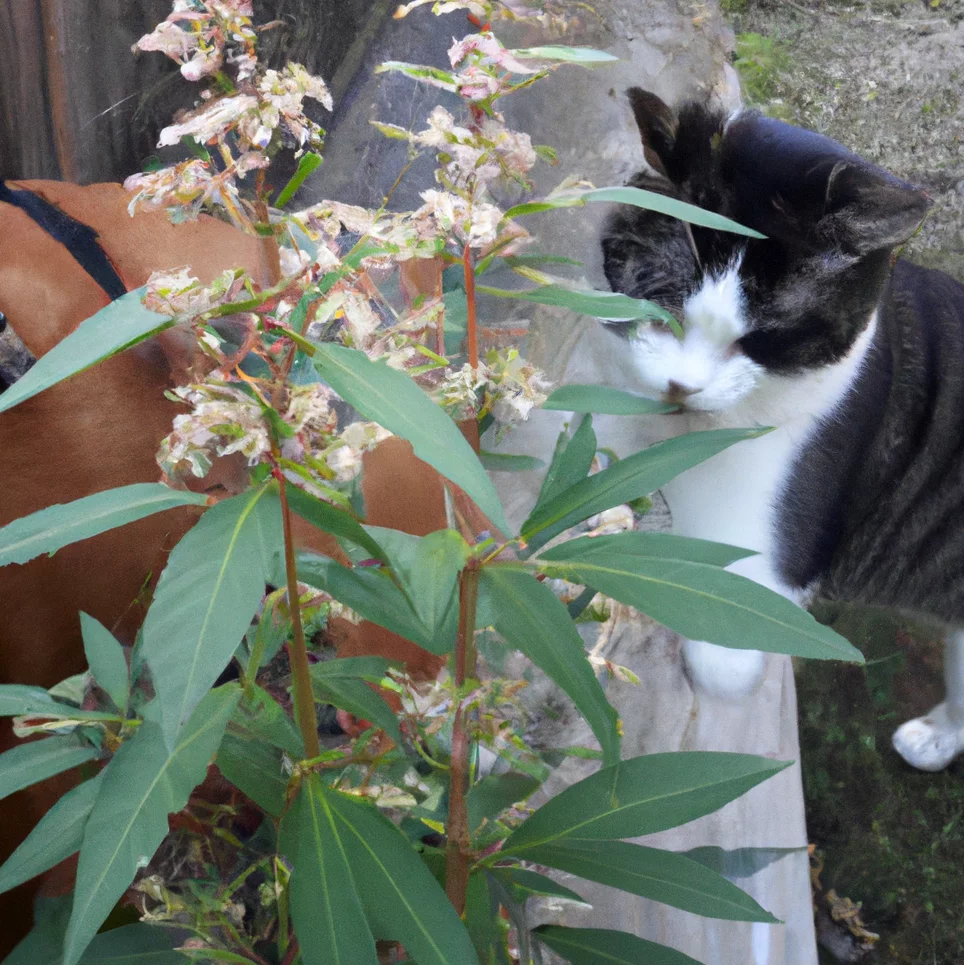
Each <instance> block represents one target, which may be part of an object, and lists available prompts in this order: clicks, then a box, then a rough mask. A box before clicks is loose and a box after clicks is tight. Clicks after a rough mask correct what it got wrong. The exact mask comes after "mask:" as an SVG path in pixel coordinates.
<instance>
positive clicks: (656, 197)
mask: <svg viewBox="0 0 964 965" xmlns="http://www.w3.org/2000/svg"><path fill="white" fill-rule="evenodd" d="M582 197H583V198H584V199H585V200H586V201H587V202H590V203H592V202H597V201H610V202H614V203H616V204H630V205H632V206H633V207H635V208H645V209H646V210H647V211H655V212H657V213H658V214H665V215H669V216H670V217H671V218H678V219H679V220H680V221H688V222H689V223H690V224H695V225H700V226H701V227H703V228H712V229H713V230H714V231H730V232H732V233H733V234H736V235H746V236H747V237H748V238H766V235H761V234H760V232H759V231H754V230H753V229H752V228H746V227H744V226H743V225H741V224H739V223H737V222H736V221H731V220H730V219H729V218H724V217H723V216H722V215H719V214H715V213H714V212H712V211H706V210H704V209H703V208H698V207H697V206H696V205H695V204H687V203H686V202H685V201H677V200H676V198H670V197H668V196H667V195H665V194H659V193H657V192H656V191H644V190H643V189H642V188H628V187H616V188H594V189H593V190H591V191H586V192H585V194H583V195H582Z"/></svg>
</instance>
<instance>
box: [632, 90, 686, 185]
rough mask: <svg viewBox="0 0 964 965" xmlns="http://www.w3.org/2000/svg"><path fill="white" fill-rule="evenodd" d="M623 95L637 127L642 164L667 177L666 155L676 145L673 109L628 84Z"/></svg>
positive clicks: (645, 91) (675, 118)
mask: <svg viewBox="0 0 964 965" xmlns="http://www.w3.org/2000/svg"><path fill="white" fill-rule="evenodd" d="M626 96H627V97H628V98H629V103H630V106H631V107H632V109H633V117H635V118H636V126H637V127H638V128H639V136H640V138H641V139H642V142H643V156H644V157H645V158H646V163H647V164H648V165H649V166H650V167H651V168H653V169H654V170H655V171H657V172H658V173H659V174H662V175H663V177H668V173H667V171H668V168H669V165H670V158H671V157H672V154H673V148H674V146H675V144H676V129H677V124H678V119H677V117H676V114H675V112H674V111H673V110H672V109H671V108H670V107H668V106H667V105H666V104H665V103H664V102H663V101H661V100H660V99H659V98H658V97H657V96H656V95H655V94H652V93H650V92H649V91H647V90H643V89H642V88H641V87H630V88H629V90H628V91H626Z"/></svg>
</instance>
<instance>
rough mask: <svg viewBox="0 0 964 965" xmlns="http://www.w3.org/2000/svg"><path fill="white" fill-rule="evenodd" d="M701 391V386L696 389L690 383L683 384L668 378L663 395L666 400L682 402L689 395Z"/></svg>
mask: <svg viewBox="0 0 964 965" xmlns="http://www.w3.org/2000/svg"><path fill="white" fill-rule="evenodd" d="M702 391H703V390H702V389H701V388H699V389H698V388H695V387H694V386H692V385H683V384H682V383H681V382H675V381H674V380H673V379H670V381H669V384H668V385H667V386H666V392H665V394H664V395H665V398H666V401H667V402H682V401H683V400H684V399H688V398H689V397H690V396H691V395H697V394H698V393H700V392H702Z"/></svg>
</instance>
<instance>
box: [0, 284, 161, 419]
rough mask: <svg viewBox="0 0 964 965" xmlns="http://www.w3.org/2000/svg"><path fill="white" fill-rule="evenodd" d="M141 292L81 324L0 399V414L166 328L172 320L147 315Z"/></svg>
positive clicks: (113, 303) (151, 314)
mask: <svg viewBox="0 0 964 965" xmlns="http://www.w3.org/2000/svg"><path fill="white" fill-rule="evenodd" d="M144 291H145V289H144V288H137V289H135V290H134V291H132V292H128V293H127V294H126V295H121V297H120V298H117V299H115V300H114V301H112V302H111V303H110V304H109V305H108V306H106V307H105V308H102V309H101V310H100V311H99V312H97V314H96V315H92V316H91V317H90V318H88V319H85V320H84V321H83V322H81V323H80V325H78V326H77V328H75V329H74V331H72V332H71V333H70V334H69V335H68V336H67V337H66V338H65V339H62V340H61V341H60V342H58V343H57V344H56V345H55V346H54V347H53V348H52V349H51V350H50V351H49V352H47V354H46V355H42V356H41V357H40V358H39V359H37V362H36V364H35V365H34V366H33V367H32V368H31V369H30V371H29V372H27V373H26V375H24V376H23V377H22V378H20V379H18V380H17V381H16V382H15V383H14V384H13V385H12V386H10V388H9V389H7V390H6V391H5V392H4V393H3V395H2V396H0V412H6V411H7V409H12V408H13V407H14V406H15V405H17V404H18V403H20V402H23V401H24V399H29V398H31V397H32V396H35V395H36V394H37V393H38V392H43V390H44V389H49V388H50V386H52V385H56V384H57V383H58V382H63V380H64V379H68V378H70V376H72V375H77V373H78V372H83V371H85V370H86V369H89V368H91V367H93V366H94V365H96V364H97V363H98V362H102V361H103V360H104V359H107V358H110V357H111V356H112V355H116V354H117V353H118V352H122V351H123V350H124V349H125V348H130V347H131V346H132V345H136V344H137V343H138V342H143V341H144V340H145V339H148V338H150V337H151V336H152V335H156V334H157V333H158V332H163V331H164V329H166V328H170V327H171V326H172V325H173V324H174V319H173V318H167V317H166V316H164V315H158V314H157V313H156V312H151V311H148V310H147V309H146V308H145V307H144V306H143V305H142V304H141V298H142V297H143V296H144Z"/></svg>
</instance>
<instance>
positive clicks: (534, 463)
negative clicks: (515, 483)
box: [479, 449, 545, 472]
mask: <svg viewBox="0 0 964 965" xmlns="http://www.w3.org/2000/svg"><path fill="white" fill-rule="evenodd" d="M479 459H480V460H481V461H482V465H483V466H484V467H485V471H486V472H529V471H530V470H532V469H542V468H543V467H544V466H545V463H544V462H543V461H542V460H541V459H536V458H535V456H517V455H515V454H513V453H510V452H486V450H485V449H483V450H482V451H481V452H480V453H479Z"/></svg>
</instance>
